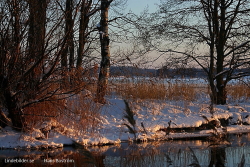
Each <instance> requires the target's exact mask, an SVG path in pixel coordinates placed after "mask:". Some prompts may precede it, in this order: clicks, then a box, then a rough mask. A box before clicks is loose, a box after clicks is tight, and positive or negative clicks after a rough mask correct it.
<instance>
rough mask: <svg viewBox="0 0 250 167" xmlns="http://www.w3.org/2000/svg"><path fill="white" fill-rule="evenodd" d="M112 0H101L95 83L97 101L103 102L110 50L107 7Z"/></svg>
mask: <svg viewBox="0 0 250 167" xmlns="http://www.w3.org/2000/svg"><path fill="white" fill-rule="evenodd" d="M111 2H112V1H108V0H102V1H101V21H100V26H99V33H100V42H101V56H102V59H101V64H100V72H99V78H98V83H97V97H96V99H97V101H98V102H99V103H105V99H104V96H105V94H106V91H107V87H108V78H109V68H110V50H109V34H108V10H109V9H108V8H109V5H110V3H111Z"/></svg>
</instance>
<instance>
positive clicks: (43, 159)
mask: <svg viewBox="0 0 250 167" xmlns="http://www.w3.org/2000/svg"><path fill="white" fill-rule="evenodd" d="M229 140H230V142H231V144H230V145H214V144H215V143H213V142H209V141H206V140H175V141H155V142H147V143H137V144H136V143H121V144H119V145H110V146H99V147H97V146H95V147H88V148H86V149H83V148H73V147H64V148H62V149H52V150H11V149H6V150H0V166H1V167H7V166H8V167H11V166H27V167H29V166H31V167H32V166H35V167H39V166H52V167H57V166H60V167H61V166H65V167H66V166H67V167H71V166H72V167H73V166H74V167H78V166H83V167H85V166H87V167H88V166H90V167H92V166H97V167H104V166H105V167H119V166H120V167H163V166H165V167H188V166H197V167H198V166H200V167H213V166H215V167H219V166H225V167H236V166H240V167H250V134H239V135H230V136H229Z"/></svg>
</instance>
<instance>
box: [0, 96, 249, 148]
mask: <svg viewBox="0 0 250 167" xmlns="http://www.w3.org/2000/svg"><path fill="white" fill-rule="evenodd" d="M127 101H128V103H129V105H130V107H131V109H132V111H133V112H134V114H135V115H134V118H135V120H136V131H137V132H138V133H137V134H136V137H137V139H140V140H141V141H143V142H145V141H148V140H152V141H153V140H169V139H175V138H188V137H206V136H209V135H211V132H213V131H212V130H201V131H198V132H185V131H184V130H182V131H181V132H170V133H169V134H166V132H163V131H159V130H160V129H161V128H168V127H169V126H170V128H180V129H182V128H183V129H185V128H191V127H192V128H195V127H199V126H201V125H202V124H205V123H207V120H206V119H204V118H203V117H206V118H207V119H208V120H215V121H217V120H218V119H229V120H230V124H231V125H229V126H228V127H227V132H229V133H243V132H250V125H243V123H244V124H250V117H249V115H250V103H248V102H247V101H245V103H236V104H227V105H215V106H214V111H213V115H212V114H211V111H210V108H211V107H210V103H209V99H208V97H201V98H199V99H197V100H196V101H193V102H188V101H163V100H127ZM125 113H126V112H125V103H124V99H122V98H119V97H117V96H114V95H112V96H108V97H107V104H105V105H103V106H101V116H100V118H99V122H100V126H98V127H96V130H95V134H94V135H93V134H82V133H76V132H75V129H72V128H71V127H70V126H68V127H67V126H63V125H61V124H60V123H58V122H56V120H53V119H51V120H48V121H45V122H43V123H42V124H40V125H39V126H40V128H38V127H34V128H33V130H32V131H31V132H29V133H20V132H16V131H14V130H12V129H11V128H10V127H5V128H2V129H0V148H13V149H20V148H25V149H36V148H58V147H63V146H64V145H72V144H74V143H79V144H81V145H84V146H88V145H103V144H116V143H120V142H132V141H133V139H134V135H133V134H130V133H129V131H128V129H127V127H126V126H124V123H127V124H129V123H128V122H127V120H126V119H125V118H124V114H125ZM73 123H74V122H73ZM141 124H143V125H144V127H145V129H146V133H145V132H144V129H143V127H142V125H141ZM52 127H54V129H53V128H52ZM41 128H43V129H47V130H48V136H45V135H44V133H42V132H41ZM218 131H222V127H218Z"/></svg>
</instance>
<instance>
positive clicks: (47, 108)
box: [23, 93, 100, 135]
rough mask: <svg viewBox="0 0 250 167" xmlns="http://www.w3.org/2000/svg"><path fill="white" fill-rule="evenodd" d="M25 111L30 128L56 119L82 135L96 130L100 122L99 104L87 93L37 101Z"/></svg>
mask: <svg viewBox="0 0 250 167" xmlns="http://www.w3.org/2000/svg"><path fill="white" fill-rule="evenodd" d="M23 111H24V116H25V120H26V124H27V128H28V130H32V128H33V127H37V126H39V125H41V123H43V122H46V121H49V120H56V121H57V122H59V123H60V124H62V125H63V126H65V127H67V128H70V129H74V131H75V134H76V135H82V134H84V133H86V132H90V133H91V132H94V131H95V129H96V128H98V127H99V123H100V121H99V120H100V119H99V118H100V110H99V105H98V104H96V103H95V102H94V101H93V100H91V97H89V96H86V93H80V94H78V95H74V96H72V97H71V98H69V99H67V100H52V101H45V102H40V103H35V104H33V105H31V106H29V107H26V108H25V109H24V110H23ZM37 128H39V127H37Z"/></svg>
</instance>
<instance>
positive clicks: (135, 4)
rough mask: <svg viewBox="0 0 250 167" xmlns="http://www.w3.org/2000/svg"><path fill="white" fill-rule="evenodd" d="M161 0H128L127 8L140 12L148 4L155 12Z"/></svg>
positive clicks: (151, 10) (150, 9)
mask: <svg viewBox="0 0 250 167" xmlns="http://www.w3.org/2000/svg"><path fill="white" fill-rule="evenodd" d="M159 3H160V0H128V1H127V10H131V11H133V12H134V13H137V14H139V13H140V12H142V11H143V9H145V8H146V7H147V6H148V9H149V11H150V12H154V11H155V10H156V9H157V5H156V4H159Z"/></svg>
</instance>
